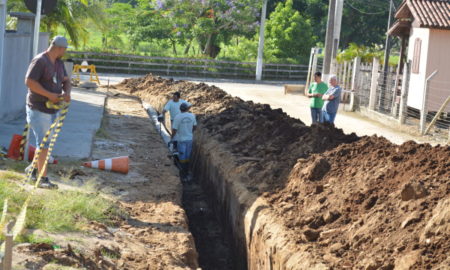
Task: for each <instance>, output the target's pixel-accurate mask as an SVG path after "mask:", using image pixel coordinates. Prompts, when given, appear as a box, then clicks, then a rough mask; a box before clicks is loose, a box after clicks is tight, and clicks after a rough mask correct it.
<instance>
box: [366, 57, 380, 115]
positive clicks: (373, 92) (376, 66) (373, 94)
mask: <svg viewBox="0 0 450 270" xmlns="http://www.w3.org/2000/svg"><path fill="white" fill-rule="evenodd" d="M379 71H380V60H378V59H377V58H375V57H374V58H373V66H372V80H371V81H370V95H369V109H370V110H375V103H376V99H377V88H378V76H379V73H378V72H379Z"/></svg>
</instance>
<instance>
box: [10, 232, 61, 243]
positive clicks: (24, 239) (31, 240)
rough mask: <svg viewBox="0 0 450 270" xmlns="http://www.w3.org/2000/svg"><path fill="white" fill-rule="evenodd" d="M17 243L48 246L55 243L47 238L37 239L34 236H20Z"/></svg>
mask: <svg viewBox="0 0 450 270" xmlns="http://www.w3.org/2000/svg"><path fill="white" fill-rule="evenodd" d="M17 242H20V243H30V244H41V243H44V244H49V245H53V244H54V243H55V241H54V240H53V239H51V238H49V237H39V236H36V235H34V234H22V235H19V236H18V237H17Z"/></svg>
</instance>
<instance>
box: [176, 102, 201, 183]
mask: <svg viewBox="0 0 450 270" xmlns="http://www.w3.org/2000/svg"><path fill="white" fill-rule="evenodd" d="M188 110H189V106H188V104H186V103H181V105H180V111H181V113H180V114H178V115H177V116H176V117H175V119H174V120H173V125H172V140H173V139H174V138H177V141H178V152H179V156H178V157H179V159H180V164H181V180H182V181H183V182H189V181H190V177H189V161H190V159H191V152H192V141H193V138H194V136H193V132H194V130H195V128H196V126H197V121H196V120H195V115H194V114H193V113H190V112H188Z"/></svg>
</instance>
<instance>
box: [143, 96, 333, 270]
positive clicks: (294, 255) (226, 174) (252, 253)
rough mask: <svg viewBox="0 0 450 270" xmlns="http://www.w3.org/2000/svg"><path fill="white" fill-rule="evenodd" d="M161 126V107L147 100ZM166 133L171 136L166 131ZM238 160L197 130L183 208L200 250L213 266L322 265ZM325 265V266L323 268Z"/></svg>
mask: <svg viewBox="0 0 450 270" xmlns="http://www.w3.org/2000/svg"><path fill="white" fill-rule="evenodd" d="M144 107H146V108H147V110H148V111H149V115H150V117H151V118H153V121H154V123H155V125H156V126H157V129H158V128H159V125H158V124H157V122H156V121H157V120H156V114H155V113H156V112H155V111H154V110H153V108H152V107H151V106H150V105H148V104H144ZM160 133H161V135H162V137H163V139H165V141H167V140H168V137H167V131H166V130H165V129H164V128H161V132H160ZM238 162H239V160H238V159H236V157H235V156H233V155H232V154H231V153H230V152H229V151H227V150H226V149H225V148H224V146H223V145H222V144H220V143H219V142H218V141H216V140H214V139H213V138H211V136H210V135H209V134H208V132H207V131H205V130H202V128H201V125H200V128H199V129H197V131H196V134H195V141H194V150H193V157H192V164H191V165H192V166H191V167H192V168H191V169H192V172H193V175H194V180H193V182H192V183H187V184H184V185H183V208H184V209H185V211H186V214H187V217H188V221H189V229H190V231H191V233H192V235H193V236H194V240H195V244H196V249H197V252H198V254H199V266H200V267H201V268H202V269H205V270H208V269H213V270H221V269H223V270H229V269H272V268H276V269H308V268H309V267H318V268H317V269H322V268H321V267H322V266H323V265H322V264H319V265H316V264H314V263H310V262H309V260H308V252H306V251H302V252H301V253H299V252H296V251H295V250H296V248H295V243H294V242H292V241H291V239H290V237H289V236H288V232H287V231H285V228H284V227H283V225H282V224H281V223H279V222H277V218H276V217H275V215H274V213H273V212H272V211H271V210H270V207H269V205H268V204H267V202H266V201H265V200H264V199H262V198H260V197H259V196H257V195H255V193H254V192H252V191H254V190H252V188H251V187H248V186H246V185H244V184H243V183H245V182H248V179H245V178H248V175H247V174H245V173H242V172H240V171H239V170H236V164H237V163H238ZM324 269H325V268H324Z"/></svg>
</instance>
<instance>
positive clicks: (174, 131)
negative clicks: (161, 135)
mask: <svg viewBox="0 0 450 270" xmlns="http://www.w3.org/2000/svg"><path fill="white" fill-rule="evenodd" d="M175 135H177V130H176V129H173V128H172V135H170V138H171V139H172V140H173V138H175Z"/></svg>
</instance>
